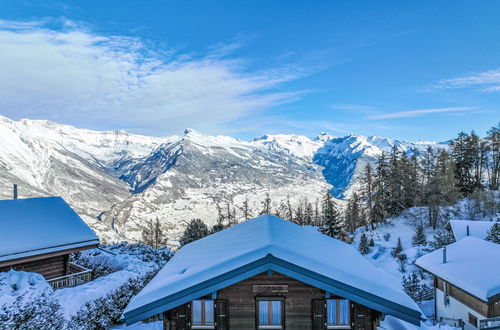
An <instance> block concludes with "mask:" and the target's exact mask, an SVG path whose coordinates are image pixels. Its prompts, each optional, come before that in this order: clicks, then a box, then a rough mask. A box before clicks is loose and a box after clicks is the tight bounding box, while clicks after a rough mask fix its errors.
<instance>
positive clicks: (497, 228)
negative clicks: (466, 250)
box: [486, 222, 500, 244]
mask: <svg viewBox="0 0 500 330" xmlns="http://www.w3.org/2000/svg"><path fill="white" fill-rule="evenodd" d="M486 240H487V241H490V242H493V243H497V244H500V222H497V223H495V224H494V225H493V226H491V228H490V229H489V230H488V235H487V236H486Z"/></svg>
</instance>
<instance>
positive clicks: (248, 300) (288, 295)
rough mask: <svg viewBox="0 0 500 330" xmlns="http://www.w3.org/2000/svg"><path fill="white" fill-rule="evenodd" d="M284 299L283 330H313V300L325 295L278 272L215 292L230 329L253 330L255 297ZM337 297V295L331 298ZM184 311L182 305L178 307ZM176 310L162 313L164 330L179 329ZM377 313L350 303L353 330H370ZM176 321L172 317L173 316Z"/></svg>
mask: <svg viewBox="0 0 500 330" xmlns="http://www.w3.org/2000/svg"><path fill="white" fill-rule="evenodd" d="M254 285H258V286H260V285H264V286H266V285H272V286H280V285H281V286H284V285H286V286H287V290H286V292H274V293H273V292H261V293H256V292H253V291H254V290H253V286H254ZM257 297H283V298H284V303H285V305H284V310H285V328H284V329H286V330H312V300H313V299H324V298H325V292H324V291H323V290H321V289H318V288H316V287H313V286H310V285H308V284H305V283H302V282H300V281H297V280H295V279H292V278H289V277H287V276H284V275H281V274H277V273H272V274H268V273H262V274H259V275H257V276H254V277H251V278H249V279H246V280H243V281H241V282H239V283H237V284H234V285H231V286H228V287H226V288H224V289H222V290H219V291H218V292H217V299H223V300H227V302H228V308H229V329H231V330H252V329H255V328H256V310H255V308H256V298H257ZM331 298H336V296H331ZM178 308H180V309H182V310H183V311H185V310H187V309H188V308H186V307H185V306H180V307H178ZM175 314H178V313H177V312H175V310H171V311H167V312H166V313H165V317H166V318H165V320H164V329H168V330H180V329H177V327H176V326H175V323H176V322H175V319H174V320H173V319H172V317H173V315H175ZM378 316H379V313H378V312H376V311H373V310H371V309H370V308H368V307H365V306H362V305H358V304H356V303H352V302H351V321H352V322H353V323H354V324H355V326H354V327H352V329H355V330H369V329H373V328H374V322H375V320H376V318H377V317H378ZM174 318H175V317H174Z"/></svg>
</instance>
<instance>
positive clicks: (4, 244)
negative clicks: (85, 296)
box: [0, 197, 99, 288]
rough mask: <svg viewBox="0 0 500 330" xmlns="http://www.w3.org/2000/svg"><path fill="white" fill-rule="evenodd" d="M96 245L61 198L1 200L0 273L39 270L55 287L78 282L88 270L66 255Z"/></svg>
mask: <svg viewBox="0 0 500 330" xmlns="http://www.w3.org/2000/svg"><path fill="white" fill-rule="evenodd" d="M98 244H99V239H98V238H97V236H96V234H95V233H94V232H93V231H92V229H90V228H89V227H88V226H87V225H86V224H85V222H83V220H82V219H81V218H80V217H79V216H78V215H77V214H76V213H75V211H73V209H72V208H71V207H70V206H69V205H68V204H67V203H66V202H65V201H64V200H63V199H62V198H60V197H45V198H28V199H13V200H2V201H0V272H5V271H8V270H10V269H14V270H23V271H27V272H35V273H40V274H42V275H43V276H44V277H45V279H47V281H48V282H49V283H50V284H51V285H52V286H53V287H54V288H59V287H65V286H74V285H78V284H81V283H83V282H85V281H89V280H90V276H91V271H90V270H88V269H85V268H82V267H80V266H78V265H76V264H73V263H71V262H69V254H70V253H73V252H78V251H82V250H85V249H91V248H95V247H97V246H98Z"/></svg>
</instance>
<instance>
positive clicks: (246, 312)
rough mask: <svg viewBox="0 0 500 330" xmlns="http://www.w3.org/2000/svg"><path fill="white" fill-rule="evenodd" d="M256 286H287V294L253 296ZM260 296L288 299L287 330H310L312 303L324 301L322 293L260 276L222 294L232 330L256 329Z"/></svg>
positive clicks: (278, 278)
mask: <svg viewBox="0 0 500 330" xmlns="http://www.w3.org/2000/svg"><path fill="white" fill-rule="evenodd" d="M253 285H288V292H282V293H271V292H262V293H254V292H252V286H253ZM258 296H266V297H271V296H275V297H284V298H285V316H286V317H285V319H286V321H285V329H287V330H310V329H311V328H312V321H311V315H312V310H311V308H312V307H311V306H312V305H311V304H312V302H311V300H312V299H321V298H323V297H324V294H323V291H322V290H320V289H317V288H315V287H312V286H309V285H307V284H304V283H302V282H299V281H296V280H294V279H291V278H288V277H286V276H283V275H280V274H276V273H273V274H272V275H268V274H267V273H264V274H260V275H257V276H254V277H252V278H249V279H247V280H244V281H241V282H239V283H237V284H235V285H232V286H229V287H227V288H224V289H222V290H221V291H219V294H218V297H219V298H220V299H227V300H228V301H229V315H230V319H229V326H230V328H231V330H248V329H255V322H256V321H255V298H256V297H258Z"/></svg>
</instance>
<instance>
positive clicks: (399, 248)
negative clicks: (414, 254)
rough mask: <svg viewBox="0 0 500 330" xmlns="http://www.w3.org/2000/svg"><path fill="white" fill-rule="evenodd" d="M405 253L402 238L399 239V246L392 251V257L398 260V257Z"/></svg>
mask: <svg viewBox="0 0 500 330" xmlns="http://www.w3.org/2000/svg"><path fill="white" fill-rule="evenodd" d="M402 251H403V244H402V243H401V237H398V244H397V245H396V247H395V248H393V249H392V251H391V255H392V256H393V257H394V258H397V256H398V255H399V254H400V253H401V252H402Z"/></svg>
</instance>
